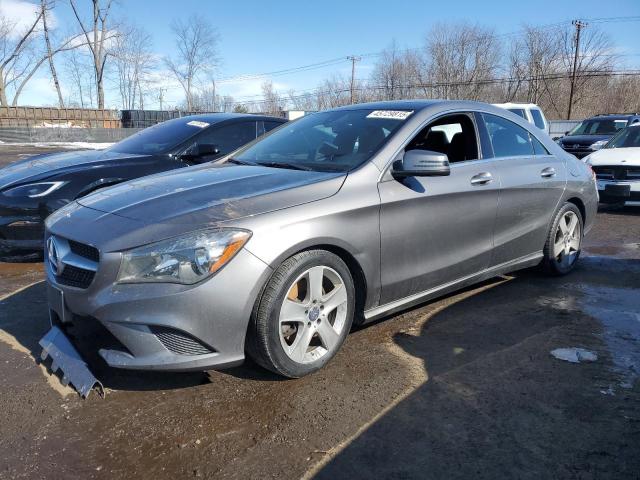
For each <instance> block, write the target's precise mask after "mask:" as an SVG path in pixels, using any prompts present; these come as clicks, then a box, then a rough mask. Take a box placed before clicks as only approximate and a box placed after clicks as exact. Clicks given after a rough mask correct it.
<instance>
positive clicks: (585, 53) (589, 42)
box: [560, 26, 617, 116]
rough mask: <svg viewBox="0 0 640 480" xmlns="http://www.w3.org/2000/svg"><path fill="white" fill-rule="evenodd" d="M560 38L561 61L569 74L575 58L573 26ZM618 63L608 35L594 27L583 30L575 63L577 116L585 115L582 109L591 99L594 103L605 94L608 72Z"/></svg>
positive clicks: (574, 101) (574, 102) (574, 97)
mask: <svg viewBox="0 0 640 480" xmlns="http://www.w3.org/2000/svg"><path fill="white" fill-rule="evenodd" d="M560 38H561V45H562V51H561V58H560V61H561V62H562V65H563V68H564V70H565V71H566V72H570V71H571V70H572V68H573V61H574V56H575V55H574V54H575V32H574V29H573V27H571V26H569V27H567V28H566V29H564V30H563V31H562V32H561V33H560ZM616 61H617V55H616V54H615V53H613V43H612V42H611V38H610V37H609V36H608V35H607V34H605V33H604V32H602V31H601V30H599V29H598V28H597V27H593V26H589V27H588V28H585V29H584V30H582V35H581V38H580V50H579V51H578V62H577V64H576V82H575V84H574V96H573V106H574V110H573V112H574V114H577V115H578V116H582V115H583V114H584V113H583V112H582V111H581V109H580V107H581V106H583V104H584V103H586V102H587V101H588V100H594V99H596V98H598V97H599V96H600V94H601V93H602V90H601V88H602V86H603V85H604V82H603V80H604V77H605V75H606V73H607V72H610V71H612V70H613V67H614V65H615V63H616ZM565 83H568V82H565ZM567 99H568V96H567ZM567 101H568V100H567ZM566 106H568V104H566V105H565V107H566ZM565 110H566V108H565Z"/></svg>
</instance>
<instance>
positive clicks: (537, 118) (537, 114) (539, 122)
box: [531, 108, 545, 130]
mask: <svg viewBox="0 0 640 480" xmlns="http://www.w3.org/2000/svg"><path fill="white" fill-rule="evenodd" d="M531 116H532V117H533V123H534V124H535V125H536V127H538V128H539V129H540V130H544V129H545V125H544V118H542V112H541V111H540V110H538V109H537V108H532V109H531Z"/></svg>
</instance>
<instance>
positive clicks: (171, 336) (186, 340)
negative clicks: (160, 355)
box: [149, 326, 213, 355]
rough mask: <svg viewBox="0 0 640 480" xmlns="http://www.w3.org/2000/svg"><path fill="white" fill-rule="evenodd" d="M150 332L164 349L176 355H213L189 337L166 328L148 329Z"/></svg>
mask: <svg viewBox="0 0 640 480" xmlns="http://www.w3.org/2000/svg"><path fill="white" fill-rule="evenodd" d="M149 328H150V329H151V332H152V333H153V334H154V335H155V336H156V337H158V340H160V342H161V343H162V345H164V347H165V348H166V349H167V350H169V351H170V352H173V353H175V354H178V355H207V354H209V353H213V350H211V349H210V348H209V347H207V346H206V345H204V344H202V343H201V342H199V341H198V340H196V339H195V338H193V337H192V336H191V335H189V334H187V333H184V332H181V331H179V330H174V329H173V328H167V327H157V326H152V327H149Z"/></svg>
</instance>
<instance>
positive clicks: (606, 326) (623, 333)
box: [578, 285, 640, 388]
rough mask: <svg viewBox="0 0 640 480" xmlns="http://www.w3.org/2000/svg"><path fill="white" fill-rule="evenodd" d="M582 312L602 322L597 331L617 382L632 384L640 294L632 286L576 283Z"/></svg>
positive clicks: (639, 372)
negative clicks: (606, 350) (611, 362)
mask: <svg viewBox="0 0 640 480" xmlns="http://www.w3.org/2000/svg"><path fill="white" fill-rule="evenodd" d="M578 288H579V289H580V290H581V291H582V292H583V294H584V296H583V297H582V298H581V299H580V303H581V307H582V308H583V310H584V312H585V313H587V314H588V315H590V316H591V317H593V318H595V319H597V320H598V321H600V323H602V327H603V332H602V334H601V335H600V336H601V337H602V338H603V340H604V342H605V344H606V345H607V348H608V350H609V353H610V354H611V358H612V360H613V364H614V370H615V371H616V372H617V373H619V374H620V376H621V377H622V381H621V383H620V386H621V387H623V388H631V387H632V386H633V383H634V382H635V381H636V380H637V379H638V377H640V294H639V293H638V290H637V289H634V288H611V287H603V286H598V287H597V288H595V287H592V286H589V285H580V286H579V287H578Z"/></svg>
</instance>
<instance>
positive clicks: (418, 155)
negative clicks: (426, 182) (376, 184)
mask: <svg viewBox="0 0 640 480" xmlns="http://www.w3.org/2000/svg"><path fill="white" fill-rule="evenodd" d="M391 173H392V175H393V176H394V177H399V178H404V177H440V176H446V175H450V174H451V169H450V167H449V159H448V158H447V156H446V155H445V154H444V153H439V152H432V151H430V150H409V151H408V152H405V153H404V156H403V157H402V160H398V161H396V162H395V163H394V164H393V170H392V171H391Z"/></svg>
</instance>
